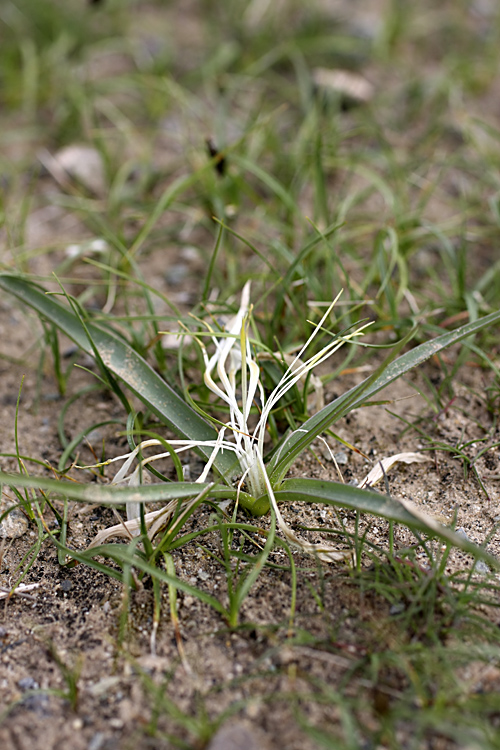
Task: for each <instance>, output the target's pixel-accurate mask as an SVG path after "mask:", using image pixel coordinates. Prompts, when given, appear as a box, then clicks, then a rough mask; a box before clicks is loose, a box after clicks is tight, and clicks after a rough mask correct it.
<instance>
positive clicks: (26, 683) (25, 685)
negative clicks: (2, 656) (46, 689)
mask: <svg viewBox="0 0 500 750" xmlns="http://www.w3.org/2000/svg"><path fill="white" fill-rule="evenodd" d="M17 687H18V688H19V689H20V690H38V688H39V687H40V685H39V684H38V682H37V681H36V680H34V679H33V677H22V678H21V679H20V680H18V683H17Z"/></svg>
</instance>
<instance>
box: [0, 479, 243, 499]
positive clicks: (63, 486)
mask: <svg viewBox="0 0 500 750" xmlns="http://www.w3.org/2000/svg"><path fill="white" fill-rule="evenodd" d="M0 485H7V486H8V487H27V488H32V489H39V490H43V491H44V492H51V493H54V494H57V495H59V496H61V497H66V498H68V499H70V500H80V501H82V502H85V503H102V504H103V505H104V504H105V505H125V503H153V502H159V501H165V502H168V501H170V500H179V499H183V498H188V497H195V496H196V495H199V493H200V492H202V491H203V490H204V489H206V487H208V484H202V483H201V482H200V483H198V482H163V483H162V484H145V485H141V486H140V487H116V486H113V485H109V484H108V485H103V484H78V483H77V482H68V481H64V480H58V479H46V478H45V477H33V476H26V475H25V474H7V473H6V472H3V471H0ZM213 494H214V496H215V495H217V496H220V497H224V496H226V495H227V494H228V492H227V490H226V491H219V492H217V491H214V493H213ZM233 494H235V492H234V493H233V492H232V491H231V493H230V495H231V496H232V495H233Z"/></svg>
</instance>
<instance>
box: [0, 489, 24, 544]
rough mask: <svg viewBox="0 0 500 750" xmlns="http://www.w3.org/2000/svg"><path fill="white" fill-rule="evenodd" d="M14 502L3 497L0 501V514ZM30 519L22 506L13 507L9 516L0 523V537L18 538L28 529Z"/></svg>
mask: <svg viewBox="0 0 500 750" xmlns="http://www.w3.org/2000/svg"><path fill="white" fill-rule="evenodd" d="M11 505H12V502H9V501H8V500H7V498H5V497H3V498H2V500H1V502H0V514H2V513H5V511H6V510H8V508H9V506H11ZM28 525H29V524H28V519H27V518H26V516H25V515H24V513H23V512H22V510H20V508H12V510H11V511H10V513H9V515H8V516H5V518H4V519H3V520H2V522H1V523H0V539H1V538H3V539H17V538H18V537H20V536H23V534H26V532H27V530H28Z"/></svg>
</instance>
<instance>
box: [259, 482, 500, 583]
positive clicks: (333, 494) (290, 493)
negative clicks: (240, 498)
mask: <svg viewBox="0 0 500 750" xmlns="http://www.w3.org/2000/svg"><path fill="white" fill-rule="evenodd" d="M274 496H275V498H276V500H277V501H278V502H292V503H295V502H307V503H323V504H325V505H335V506H338V507H342V508H349V509H350V510H356V511H360V512H362V513H370V514H371V515H374V516H381V517H382V518H385V519H386V520H388V521H395V522H397V523H402V524H404V525H405V526H408V528H410V529H413V530H414V531H418V532H424V533H425V534H428V535H429V536H433V537H437V538H439V539H442V540H443V541H444V542H447V543H448V544H452V545H453V546H454V547H458V548H459V549H462V550H464V551H465V552H468V553H470V554H471V555H474V557H476V558H482V559H483V560H486V561H487V562H488V563H489V564H490V565H492V566H493V567H495V568H498V567H499V566H500V561H499V560H497V559H496V558H495V557H493V556H492V555H489V554H488V553H487V552H486V551H485V550H484V549H482V548H481V547H478V546H477V545H475V544H473V543H472V542H469V541H467V540H466V539H464V538H463V537H462V536H460V535H459V534H456V533H455V532H454V531H453V530H452V529H450V528H449V527H447V526H443V525H442V524H440V523H438V522H437V521H435V520H434V519H433V518H432V517H429V516H425V514H423V513H420V512H419V511H418V510H415V512H413V510H411V509H409V508H408V507H406V506H405V505H403V504H402V503H400V502H398V501H397V500H394V499H393V498H391V497H389V496H388V495H381V494H379V493H378V492H374V491H373V490H366V489H365V490H364V489H360V488H359V487H352V486H351V485H348V484H340V483H339V482H330V481H323V480H320V479H286V480H285V481H284V482H283V484H282V485H281V487H280V489H279V490H276V491H275V493H274Z"/></svg>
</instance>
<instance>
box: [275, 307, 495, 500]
mask: <svg viewBox="0 0 500 750" xmlns="http://www.w3.org/2000/svg"><path fill="white" fill-rule="evenodd" d="M499 322H500V311H497V312H494V313H491V314H490V315H486V316H485V317H484V318H480V319H479V320H476V321H474V322H473V323H468V324H467V325H464V326H461V327H460V328H457V329H456V330H454V331H451V332H450V333H444V334H443V335H442V336H438V337H437V338H435V339H433V340H432V341H427V342H425V343H424V344H420V346H417V347H416V348H415V349H412V350H411V351H409V352H406V353H405V354H403V355H402V356H401V357H398V359H396V360H395V361H393V362H391V363H390V364H386V363H384V364H383V365H382V366H381V367H380V368H378V370H377V372H376V373H375V377H374V376H373V375H372V376H371V377H370V378H367V379H366V380H364V381H363V382H362V383H360V384H359V385H357V386H355V387H354V388H351V390H349V391H347V392H346V393H344V394H343V395H342V396H339V398H336V399H335V400H334V401H332V402H331V403H329V404H327V406H325V407H324V408H323V409H321V411H319V412H318V413H317V414H315V415H314V416H313V417H311V418H310V419H308V420H307V422H305V423H304V424H303V425H302V426H301V428H300V430H296V431H295V432H292V434H291V435H289V436H288V437H287V438H286V439H285V440H284V441H283V443H282V445H281V446H280V448H279V450H277V451H276V452H275V454H274V456H273V458H272V459H271V461H270V463H269V473H270V476H271V481H272V483H273V486H279V484H280V482H281V481H282V480H283V478H284V476H285V474H286V472H287V471H288V469H289V468H290V466H291V465H292V464H293V462H294V461H295V459H296V458H297V456H298V455H299V454H300V453H302V451H303V450H304V449H305V448H307V447H308V446H309V445H310V444H311V443H312V441H313V440H314V439H315V437H316V436H317V435H320V434H321V433H322V432H323V431H324V430H326V429H327V428H328V427H329V426H330V425H332V424H333V423H334V422H336V421H337V420H338V419H340V418H341V417H343V416H345V415H346V414H347V413H348V412H350V411H351V410H352V409H356V408H358V407H360V406H362V405H363V404H365V403H366V402H367V401H368V400H369V399H370V398H371V397H372V396H373V395H375V393H378V392H379V391H381V390H382V389H383V388H385V387H386V386H387V385H389V384H390V383H393V382H394V381H395V380H397V379H398V378H400V377H401V376H402V375H404V374H405V373H407V372H408V371H409V370H412V369H413V368H414V367H417V365H420V364H421V363H422V362H425V360H426V359H429V357H432V356H433V355H434V354H438V352H440V351H442V350H443V349H445V348H446V347H448V346H451V345H452V344H456V343H457V342H458V341H461V340H462V339H465V338H467V336H471V335H473V334H475V333H478V332H479V331H481V330H483V329H484V328H487V327H488V326H491V325H494V324H496V323H499ZM401 343H402V342H400V345H401Z"/></svg>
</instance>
